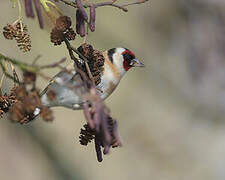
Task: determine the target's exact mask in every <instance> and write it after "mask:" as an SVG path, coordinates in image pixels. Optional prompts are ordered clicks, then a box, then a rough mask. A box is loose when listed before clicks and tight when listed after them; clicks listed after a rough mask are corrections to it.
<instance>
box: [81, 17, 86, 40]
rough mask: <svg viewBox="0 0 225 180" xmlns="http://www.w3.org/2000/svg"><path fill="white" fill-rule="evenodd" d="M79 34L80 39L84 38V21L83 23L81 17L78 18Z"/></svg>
mask: <svg viewBox="0 0 225 180" xmlns="http://www.w3.org/2000/svg"><path fill="white" fill-rule="evenodd" d="M79 34H80V36H81V37H84V36H85V34H86V33H85V21H84V18H83V16H81V18H80V31H79Z"/></svg>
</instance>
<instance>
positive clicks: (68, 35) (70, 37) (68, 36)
mask: <svg viewBox="0 0 225 180" xmlns="http://www.w3.org/2000/svg"><path fill="white" fill-rule="evenodd" d="M65 37H66V39H68V40H69V41H70V40H74V39H75V37H76V33H75V32H74V30H73V29H72V28H69V29H68V30H67V31H66V34H65Z"/></svg>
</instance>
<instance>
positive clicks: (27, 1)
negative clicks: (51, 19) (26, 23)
mask: <svg viewBox="0 0 225 180" xmlns="http://www.w3.org/2000/svg"><path fill="white" fill-rule="evenodd" d="M24 2H25V10H26V16H27V17H31V18H34V11H33V7H32V0H24Z"/></svg>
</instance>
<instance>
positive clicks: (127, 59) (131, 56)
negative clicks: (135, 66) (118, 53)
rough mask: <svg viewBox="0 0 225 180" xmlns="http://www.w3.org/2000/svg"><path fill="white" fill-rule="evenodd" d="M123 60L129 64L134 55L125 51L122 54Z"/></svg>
mask: <svg viewBox="0 0 225 180" xmlns="http://www.w3.org/2000/svg"><path fill="white" fill-rule="evenodd" d="M123 58H124V60H125V61H127V62H128V64H130V62H131V60H132V59H135V55H134V54H133V53H132V52H131V51H129V50H126V51H124V52H123Z"/></svg>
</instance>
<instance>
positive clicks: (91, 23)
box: [89, 4, 96, 32]
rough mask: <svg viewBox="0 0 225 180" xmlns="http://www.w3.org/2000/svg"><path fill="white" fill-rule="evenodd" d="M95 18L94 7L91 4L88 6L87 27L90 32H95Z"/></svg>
mask: <svg viewBox="0 0 225 180" xmlns="http://www.w3.org/2000/svg"><path fill="white" fill-rule="evenodd" d="M95 16H96V10H95V6H94V4H91V6H90V22H89V24H90V26H89V28H90V30H91V31H92V32H94V31H95Z"/></svg>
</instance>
